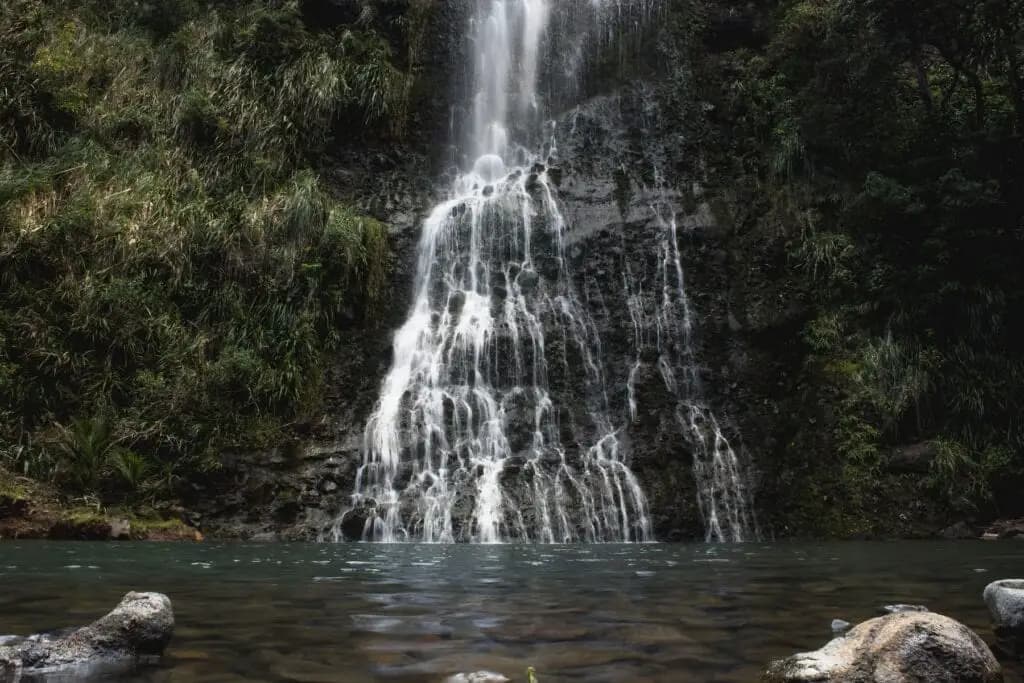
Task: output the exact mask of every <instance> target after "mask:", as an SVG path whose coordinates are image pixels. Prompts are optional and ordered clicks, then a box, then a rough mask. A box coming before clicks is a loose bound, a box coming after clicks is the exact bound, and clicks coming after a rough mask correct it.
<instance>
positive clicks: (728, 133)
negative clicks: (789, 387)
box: [680, 0, 1024, 534]
mask: <svg viewBox="0 0 1024 683" xmlns="http://www.w3.org/2000/svg"><path fill="white" fill-rule="evenodd" d="M691 4H692V3H691ZM708 6H709V7H714V6H715V3H708ZM738 12H739V16H741V17H743V19H741V20H740V21H733V23H731V24H730V23H728V21H731V20H727V21H723V22H722V23H720V24H719V25H718V27H717V28H718V31H717V32H716V31H715V30H712V29H714V28H715V25H714V21H716V20H719V21H721V19H720V18H718V19H716V18H715V16H711V18H710V19H707V20H706V21H705V22H704V26H705V27H706V28H708V29H709V30H708V31H707V32H706V33H705V34H704V38H705V41H706V42H705V43H704V44H701V45H699V46H696V48H695V50H696V51H697V52H699V53H701V54H698V55H697V56H696V57H695V58H696V59H697V60H699V61H700V62H701V63H702V66H701V67H699V68H698V69H696V71H698V72H700V73H699V74H698V75H697V76H694V78H698V79H700V86H701V88H702V89H703V91H704V92H705V93H707V94H708V97H709V98H711V99H713V100H714V105H715V109H714V111H713V113H712V114H711V115H710V117H711V119H712V123H713V125H714V126H716V127H717V129H718V130H720V131H723V132H722V133H721V138H720V139H719V141H718V143H719V147H720V153H721V154H722V157H721V158H720V159H718V160H716V163H717V164H719V176H720V178H719V179H720V180H722V182H723V184H725V183H728V184H729V185H730V192H732V193H733V197H734V199H736V201H737V203H742V204H745V205H748V206H750V207H752V208H750V209H749V213H748V214H746V215H745V216H744V217H742V220H741V224H740V225H739V226H738V231H739V233H740V234H739V236H738V237H737V239H740V240H743V241H745V244H746V247H747V248H749V249H750V252H752V253H756V252H758V251H763V252H765V253H767V254H771V256H768V257H766V258H768V259H772V258H779V255H781V258H780V259H779V261H778V265H773V266H772V267H774V268H776V270H773V271H772V273H773V275H775V276H776V277H777V278H778V281H777V282H773V283H772V288H773V291H785V292H786V294H785V299H786V300H787V301H788V302H789V303H790V305H794V306H798V307H799V314H798V317H797V319H796V323H797V325H798V326H802V328H803V334H802V341H803V343H804V344H803V348H802V350H801V357H802V370H801V376H800V380H799V383H798V385H797V386H796V387H795V388H796V390H797V391H799V392H802V393H803V396H802V398H801V399H800V400H801V401H802V404H801V406H800V408H799V412H798V413H796V420H795V423H794V424H793V426H792V430H791V431H792V434H793V438H792V440H791V442H790V443H788V444H786V446H785V448H783V449H781V451H780V454H779V455H780V457H779V458H778V459H775V460H773V461H771V462H769V463H766V464H765V467H766V469H767V470H768V471H767V472H766V474H767V475H768V477H769V480H770V481H769V491H768V493H767V495H768V496H777V497H779V498H780V499H781V501H780V502H778V506H779V508H780V509H783V510H786V509H787V508H788V511H787V512H784V513H782V515H781V516H782V517H785V516H786V515H789V518H788V519H782V520H781V524H782V525H785V524H788V523H789V521H791V520H792V519H795V518H798V519H799V522H797V523H796V526H797V527H802V528H804V529H805V530H809V531H813V532H816V533H822V532H824V533H830V534H831V533H840V534H849V533H872V532H876V531H879V530H881V529H882V527H881V526H879V525H877V524H875V522H876V521H877V520H879V519H881V518H883V517H886V516H889V517H893V518H896V517H897V516H898V515H901V514H904V513H908V514H913V513H912V511H909V510H905V509H897V508H900V504H899V503H895V504H894V499H895V500H902V501H904V502H905V501H907V500H908V492H910V491H915V492H916V493H910V497H914V495H917V494H918V493H919V494H920V497H921V498H924V499H927V498H930V499H931V500H932V501H934V504H935V507H936V508H937V509H938V510H940V511H946V512H948V511H950V510H954V511H957V512H958V513H959V514H968V515H971V514H977V515H979V517H986V516H987V517H991V516H994V515H998V514H1020V513H1022V512H1024V511H1022V510H1021V509H1020V500H1021V499H1020V497H1019V490H1020V488H1019V487H1020V485H1021V484H1022V483H1024V346H1022V345H1021V343H1020V340H1021V339H1024V327H1022V324H1024V320H1022V318H1021V316H1020V314H1019V312H1020V311H1021V310H1024V269H1022V267H1021V264H1024V234H1022V228H1024V224H1022V223H1021V216H1024V170H1022V169H1024V144H1022V135H1024V3H1022V2H1020V0H987V1H985V2H967V1H963V0H938V1H935V0H927V1H926V0H912V1H910V2H897V3H894V2H887V1H885V0H866V1H864V2H849V1H848V0H784V1H777V2H771V3H764V4H763V6H761V7H760V8H759V9H757V10H751V8H750V7H747V8H746V9H744V10H738ZM696 14H697V15H698V16H700V13H699V12H697V13H696ZM693 15H694V12H693V8H692V7H690V8H689V11H688V17H690V18H689V20H690V21H692V16H693ZM680 21H682V20H680ZM743 21H746V22H747V23H746V24H745V25H744V24H743ZM723 26H724V27H725V28H723ZM737 27H738V28H737ZM709 51H710V53H711V54H707V53H708V52H709ZM737 180H738V182H737ZM761 245H767V246H761ZM779 341H780V344H781V345H789V344H792V342H793V339H792V333H791V332H790V331H789V328H786V338H785V339H780V340H779ZM780 348H781V346H780ZM783 353H787V354H788V353H789V351H788V350H787V351H785V352H783ZM921 442H932V444H933V448H932V451H933V453H934V457H933V459H932V460H931V464H930V473H929V474H927V475H925V476H916V477H915V476H911V477H909V478H908V477H904V478H903V479H902V480H899V481H894V480H893V479H892V477H890V476H889V475H888V474H886V473H885V465H886V459H887V457H888V453H889V452H890V451H891V450H892V449H893V448H894V447H895V446H897V445H900V444H911V443H921Z"/></svg>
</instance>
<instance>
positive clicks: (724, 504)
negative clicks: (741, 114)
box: [623, 171, 757, 542]
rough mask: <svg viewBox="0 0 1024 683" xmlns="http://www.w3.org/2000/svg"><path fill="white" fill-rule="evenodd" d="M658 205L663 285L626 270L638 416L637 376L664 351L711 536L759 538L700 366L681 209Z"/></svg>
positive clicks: (631, 389)
mask: <svg viewBox="0 0 1024 683" xmlns="http://www.w3.org/2000/svg"><path fill="white" fill-rule="evenodd" d="M654 176H655V182H656V183H657V184H659V185H660V184H662V180H661V177H660V174H659V173H658V172H657V171H655V173H654ZM650 210H651V212H652V215H653V217H654V219H655V220H656V221H657V223H658V225H659V226H660V228H661V241H660V244H659V247H658V257H657V261H656V273H655V274H654V278H653V279H654V281H655V283H656V287H655V289H654V290H653V291H651V292H645V291H644V289H643V282H644V278H642V277H641V276H640V275H639V274H637V273H634V272H633V268H631V267H630V265H629V263H628V262H627V264H626V267H625V268H624V271H623V287H624V288H625V293H626V304H627V307H628V310H629V317H630V320H631V321H632V323H633V335H634V346H635V348H636V356H635V360H634V362H633V365H632V368H631V369H630V372H629V377H628V380H627V395H628V397H629V411H630V417H631V418H632V419H633V420H636V419H637V410H638V401H637V395H636V379H637V377H638V375H639V374H640V371H641V369H642V368H643V365H644V362H645V360H644V359H645V358H653V357H656V358H657V367H658V372H659V374H660V375H661V378H662V381H663V382H664V384H665V388H666V390H667V391H668V392H669V394H670V395H672V396H673V397H674V399H675V400H676V405H675V418H676V421H677V423H678V426H679V428H680V431H681V434H682V437H683V438H684V439H685V440H686V442H687V443H688V444H689V445H690V450H691V453H692V457H693V476H694V480H695V483H696V489H697V502H698V506H699V508H700V512H701V516H702V517H703V519H704V527H705V535H706V540H707V541H709V542H712V541H715V542H717V541H732V542H741V541H749V540H754V539H756V538H757V523H756V520H755V518H754V513H753V509H752V507H751V505H750V502H749V493H748V486H747V481H746V477H745V476H744V472H743V468H742V466H741V463H740V459H739V457H738V455H737V454H736V451H735V450H734V449H733V447H732V446H731V445H730V443H729V440H728V439H727V438H726V436H725V434H724V433H723V431H722V428H721V426H720V425H719V423H718V420H717V419H716V417H715V415H714V413H713V412H712V411H711V409H710V408H709V407H708V406H707V405H706V404H705V403H704V397H703V389H702V387H701V382H700V367H699V365H698V363H697V359H696V356H695V350H694V345H693V331H694V324H693V309H692V306H691V304H690V299H689V296H688V295H687V293H686V283H685V280H686V277H685V273H684V270H683V266H682V259H681V257H680V254H679V230H678V224H677V221H676V215H675V213H674V211H673V210H672V209H671V203H670V202H668V201H661V202H659V203H656V204H654V205H652V206H651V207H650ZM649 351H653V353H650V354H649V353H648V352H649Z"/></svg>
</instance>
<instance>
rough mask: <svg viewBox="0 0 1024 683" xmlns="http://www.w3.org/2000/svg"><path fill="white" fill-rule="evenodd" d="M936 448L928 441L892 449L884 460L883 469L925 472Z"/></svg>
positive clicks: (897, 472) (894, 471) (934, 454)
mask: <svg viewBox="0 0 1024 683" xmlns="http://www.w3.org/2000/svg"><path fill="white" fill-rule="evenodd" d="M936 455H938V449H936V447H935V445H934V444H933V443H931V442H929V441H926V442H923V443H915V444H910V445H908V446H901V447H899V448H896V449H894V450H893V451H892V452H891V453H890V454H889V457H888V458H887V459H886V461H885V469H886V470H888V471H889V472H893V473H896V474H926V473H928V471H929V470H930V469H931V466H932V461H933V460H935V456H936Z"/></svg>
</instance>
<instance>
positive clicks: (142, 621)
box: [0, 593, 174, 683]
mask: <svg viewBox="0 0 1024 683" xmlns="http://www.w3.org/2000/svg"><path fill="white" fill-rule="evenodd" d="M173 633H174V612H173V610H172V608H171V601H170V599H169V598H168V597H167V596H166V595H163V594H162V593H128V594H127V595H125V596H124V598H123V599H122V600H121V602H120V604H118V606H117V607H115V608H114V609H113V611H111V612H110V613H109V614H107V615H106V616H104V617H101V618H100V619H98V620H96V621H94V622H93V623H91V624H89V625H88V626H83V627H81V628H78V629H72V630H70V631H67V632H61V633H55V634H39V635H35V636H30V637H29V638H26V639H24V640H21V641H19V642H17V643H16V644H13V645H9V646H6V647H0V681H3V683H17V682H18V681H20V680H21V679H22V677H26V678H30V679H32V680H39V679H42V680H46V677H48V676H58V677H61V678H62V680H63V679H73V680H87V679H89V678H90V677H92V676H98V675H107V674H110V673H113V672H116V671H124V670H129V669H131V668H133V667H135V666H136V665H138V664H140V663H151V662H153V661H155V660H156V659H157V658H159V657H160V655H161V654H163V651H164V649H165V648H166V647H167V644H168V643H169V642H170V640H171V636H172V635H173Z"/></svg>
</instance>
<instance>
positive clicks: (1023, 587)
mask: <svg viewBox="0 0 1024 683" xmlns="http://www.w3.org/2000/svg"><path fill="white" fill-rule="evenodd" d="M984 598H985V604H986V605H987V606H988V610H989V612H990V613H991V614H992V623H993V625H994V626H995V632H996V637H997V638H998V639H999V647H1000V649H1002V650H1004V651H1005V652H1006V653H1007V654H1008V655H1010V656H1015V657H1018V658H1020V659H1024V579H1004V580H1002V581H994V582H992V583H990V584H989V585H988V586H986V587H985V592H984Z"/></svg>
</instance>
